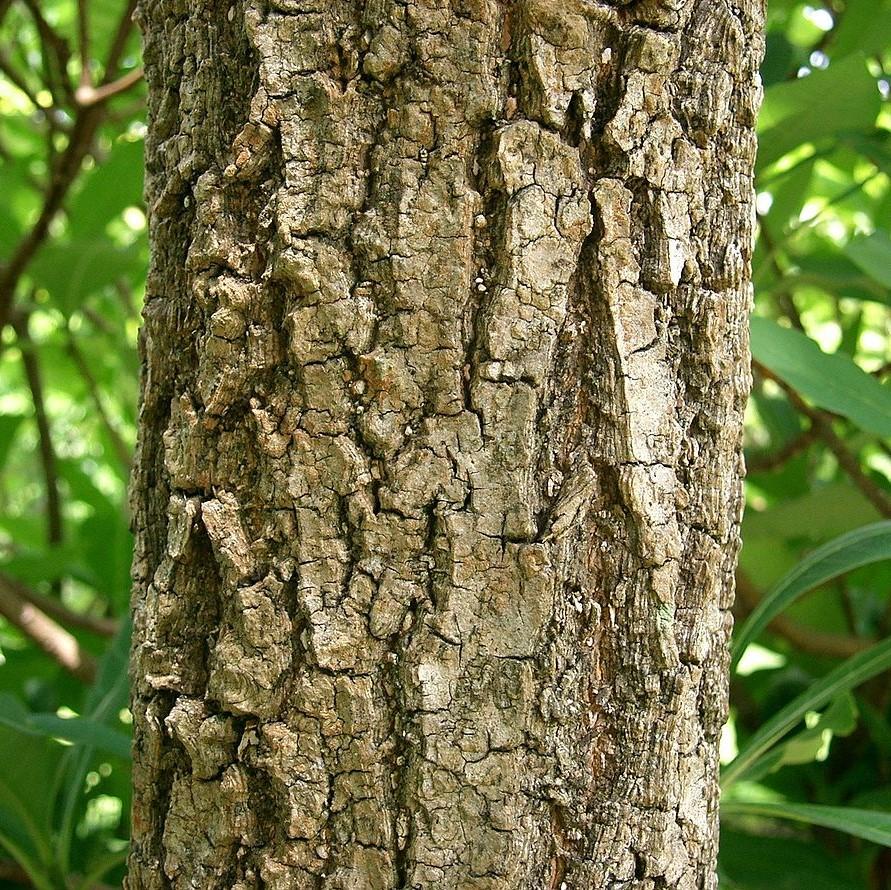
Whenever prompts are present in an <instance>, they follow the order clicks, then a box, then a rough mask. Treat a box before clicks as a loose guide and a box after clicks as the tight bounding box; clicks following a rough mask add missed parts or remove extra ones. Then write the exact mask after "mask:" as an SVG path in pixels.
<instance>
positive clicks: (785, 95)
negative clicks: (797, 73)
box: [758, 53, 881, 168]
mask: <svg viewBox="0 0 891 890" xmlns="http://www.w3.org/2000/svg"><path fill="white" fill-rule="evenodd" d="M880 107H881V97H880V95H879V91H878V88H877V86H876V81H875V78H874V77H873V76H872V75H871V74H870V73H869V71H868V70H867V67H866V61H865V59H864V57H863V56H862V55H861V54H860V53H855V54H852V55H850V56H849V57H847V58H845V59H843V60H842V61H839V62H835V63H834V64H832V65H830V66H829V68H827V69H826V70H825V71H814V72H813V73H811V74H810V75H808V76H807V77H802V78H798V79H796V80H792V81H785V82H783V83H777V84H774V85H773V86H771V87H770V88H768V89H767V90H765V92H764V105H763V107H762V110H761V117H760V122H759V133H760V138H759V148H758V166H759V168H764V167H767V166H768V165H770V164H772V163H774V161H778V160H779V159H780V158H781V157H782V156H783V155H785V154H786V153H787V152H790V151H791V150H792V149H794V148H797V147H798V146H799V145H802V144H804V143H808V142H822V141H825V140H827V139H832V138H834V137H837V136H839V135H840V134H842V133H845V132H846V131H848V130H870V129H872V127H873V126H874V125H875V121H876V116H877V115H878V113H879V108H880Z"/></svg>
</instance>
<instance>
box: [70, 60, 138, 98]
mask: <svg viewBox="0 0 891 890" xmlns="http://www.w3.org/2000/svg"><path fill="white" fill-rule="evenodd" d="M142 74H143V71H142V66H140V67H139V68H134V69H133V70H132V71H128V72H127V73H126V74H125V75H123V76H122V77H119V78H118V79H117V80H115V81H112V82H111V83H106V84H103V85H102V86H100V87H92V86H90V85H89V84H83V85H82V86H79V87H78V88H77V90H76V92H75V93H74V100H75V102H77V104H78V105H80V107H81V108H89V107H90V106H91V105H98V104H99V103H100V102H106V101H107V100H108V99H111V98H112V97H113V96H117V95H118V94H120V93H125V92H126V91H127V90H129V89H130V87H132V86H134V85H135V84H137V83H139V81H140V80H142Z"/></svg>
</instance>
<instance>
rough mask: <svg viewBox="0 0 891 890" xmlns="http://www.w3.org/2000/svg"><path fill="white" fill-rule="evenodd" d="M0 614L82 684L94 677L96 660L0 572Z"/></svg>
mask: <svg viewBox="0 0 891 890" xmlns="http://www.w3.org/2000/svg"><path fill="white" fill-rule="evenodd" d="M0 615H3V617H4V618H6V620H7V621H9V623H10V624H13V625H14V626H15V627H17V628H18V629H19V630H20V631H21V632H22V633H23V634H25V636H27V637H28V638H29V639H30V640H32V641H33V642H35V643H36V644H37V645H38V646H39V647H40V648H41V649H42V650H43V651H44V652H46V654H47V655H49V656H50V657H51V658H52V659H53V660H54V661H56V663H57V664H59V665H61V666H62V667H63V668H65V670H66V671H69V672H70V673H72V674H73V675H74V676H75V677H77V678H78V679H80V680H83V681H84V682H85V683H92V682H93V680H94V679H95V677H96V662H95V660H94V659H93V657H92V656H91V655H90V654H89V653H87V652H84V650H83V649H82V648H81V645H80V643H78V641H77V639H76V638H75V637H73V636H72V635H71V634H70V633H68V631H67V630H65V628H64V627H62V626H61V625H59V624H57V623H56V622H55V621H53V619H52V618H50V617H49V616H48V615H47V614H46V613H45V612H43V611H41V610H40V609H38V608H37V607H36V606H34V605H32V604H31V603H29V602H28V601H27V600H25V599H24V598H23V597H22V596H20V595H19V593H18V591H17V590H16V588H15V587H13V586H12V585H11V584H9V583H8V582H7V579H5V578H4V577H3V576H2V575H0Z"/></svg>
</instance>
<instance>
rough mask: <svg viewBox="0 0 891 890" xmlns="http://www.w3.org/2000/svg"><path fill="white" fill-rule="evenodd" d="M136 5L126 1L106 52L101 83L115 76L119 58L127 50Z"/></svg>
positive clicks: (107, 81)
mask: <svg viewBox="0 0 891 890" xmlns="http://www.w3.org/2000/svg"><path fill="white" fill-rule="evenodd" d="M136 3H137V0H128V3H127V7H126V9H125V10H124V13H123V15H122V16H121V18H120V20H119V21H118V27H117V30H116V31H115V35H114V39H113V40H112V41H111V48H110V49H109V51H108V58H107V59H106V60H105V80H104V81H103V83H109V82H110V81H112V80H114V78H115V77H116V76H117V73H118V65H119V64H120V62H121V57H122V56H123V55H124V50H125V49H126V48H127V41H128V40H129V39H130V33H131V32H132V30H133V24H134V23H133V14H134V13H135V12H136Z"/></svg>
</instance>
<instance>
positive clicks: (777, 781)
mask: <svg viewBox="0 0 891 890" xmlns="http://www.w3.org/2000/svg"><path fill="white" fill-rule="evenodd" d="M132 11H133V10H132V3H131V2H130V0H79V2H78V0H0V183H2V192H0V331H2V339H0V616H2V617H0V888H5V887H20V886H34V887H39V888H43V890H57V888H83V890H87V888H101V887H109V886H120V882H121V880H122V877H123V869H124V867H123V860H124V851H125V848H126V839H127V835H128V813H129V806H130V800H129V772H128V749H129V739H128V726H129V714H128V712H127V710H126V656H127V644H128V629H127V603H128V597H129V580H128V570H129V561H130V546H131V542H130V536H129V533H128V530H127V525H128V519H127V508H126V483H127V473H128V467H129V463H130V458H131V453H132V446H133V442H134V438H135V420H136V416H135V409H136V402H137V382H138V381H137V377H138V361H137V358H136V338H137V331H138V323H139V309H140V305H141V301H142V295H143V294H142V287H143V277H144V274H145V266H146V259H147V256H146V254H147V248H146V235H145V214H144V210H143V208H142V206H141V200H142V199H141V194H142V170H141V164H142V138H143V135H144V130H145V125H144V88H143V85H142V83H141V71H140V69H139V58H138V56H139V46H138V37H137V35H136V33H135V29H134V27H133V25H132V22H131V15H132ZM889 67H891V0H825V2H823V3H820V2H816V0H815V2H813V3H810V4H808V3H801V2H795V0H774V2H771V4H770V10H769V21H768V52H767V56H766V59H765V61H764V67H763V78H764V84H765V88H766V91H765V103H764V111H763V114H762V118H761V124H760V140H761V142H760V145H761V147H760V156H759V162H758V171H757V191H758V214H759V241H758V246H757V251H756V255H755V262H754V279H755V294H756V317H755V318H753V323H752V346H753V354H754V359H755V362H754V378H755V387H754V395H753V399H752V402H751V407H750V413H749V420H748V443H747V452H748V455H747V456H748V464H749V472H750V476H749V480H748V483H747V484H748V511H747V515H746V519H745V522H744V539H745V545H744V549H743V553H742V559H741V565H740V570H739V577H738V588H739V596H738V615H737V619H738V625H737V631H736V650H735V659H736V667H735V673H734V679H733V687H732V700H733V706H732V715H731V721H730V723H729V725H728V727H727V732H726V733H725V738H724V742H723V745H722V757H723V759H724V761H725V763H726V767H725V775H724V784H725V797H724V805H723V835H722V854H721V884H722V887H726V888H739V890H761V888H770V890H783V888H801V887H805V886H807V887H809V888H811V890H837V888H845V890H851V888H891V851H889V850H888V849H887V848H888V846H889V844H891V684H889V682H888V679H889V673H888V671H889V669H891V642H889V637H891V521H889V520H891V481H889V480H891V447H889V441H891V385H889V379H891V348H889V340H888V323H889V317H891V108H889V104H888V99H889V94H891V83H889V80H891V79H889V76H888V72H889ZM744 622H745V623H744Z"/></svg>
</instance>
